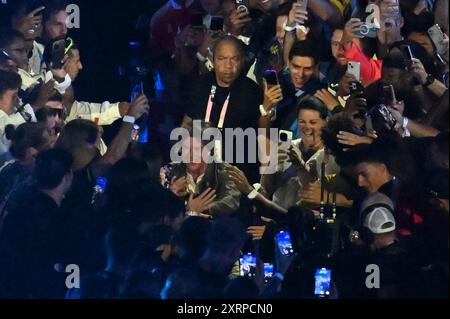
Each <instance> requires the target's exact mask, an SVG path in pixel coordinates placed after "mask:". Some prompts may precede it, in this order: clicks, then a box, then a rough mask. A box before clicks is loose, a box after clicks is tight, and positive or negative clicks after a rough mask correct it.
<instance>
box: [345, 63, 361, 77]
mask: <svg viewBox="0 0 450 319" xmlns="http://www.w3.org/2000/svg"><path fill="white" fill-rule="evenodd" d="M347 72H348V73H349V74H351V75H353V76H354V77H355V78H356V80H357V81H358V82H360V81H361V64H360V63H359V62H349V63H348V69H347Z"/></svg>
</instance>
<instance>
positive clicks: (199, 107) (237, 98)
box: [186, 73, 263, 130]
mask: <svg viewBox="0 0 450 319" xmlns="http://www.w3.org/2000/svg"><path fill="white" fill-rule="evenodd" d="M213 85H214V86H216V87H217V91H216V94H215V96H214V100H213V108H212V112H211V118H210V123H211V124H212V125H214V126H217V125H218V123H219V119H220V113H221V111H222V107H223V106H224V104H225V101H226V99H227V97H228V95H230V102H229V105H228V111H227V114H226V117H225V122H224V128H238V127H240V128H242V129H244V130H245V129H246V128H249V127H251V128H258V120H259V118H260V116H261V114H260V113H259V106H260V105H261V104H262V102H263V91H262V89H261V88H260V87H259V86H258V85H257V84H256V83H255V82H253V81H252V80H250V79H249V78H247V77H240V78H238V79H237V80H236V81H235V82H234V83H233V84H232V86H231V87H229V88H222V87H220V86H219V85H217V82H216V77H215V74H214V73H209V74H205V75H203V76H201V77H199V78H197V79H196V80H194V81H193V83H192V85H190V90H189V98H188V101H187V103H188V105H187V108H186V114H187V115H188V116H189V117H190V118H192V119H194V120H204V119H205V115H206V110H207V105H208V101H209V97H210V95H211V88H212V86H213Z"/></svg>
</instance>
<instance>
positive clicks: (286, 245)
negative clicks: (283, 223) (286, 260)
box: [276, 230, 294, 256]
mask: <svg viewBox="0 0 450 319" xmlns="http://www.w3.org/2000/svg"><path fill="white" fill-rule="evenodd" d="M276 242H277V244H278V248H279V249H280V251H281V254H283V255H284V256H291V255H293V254H294V248H293V247H292V240H291V235H290V234H289V232H288V231H286V230H282V231H280V232H279V233H278V234H277V235H276Z"/></svg>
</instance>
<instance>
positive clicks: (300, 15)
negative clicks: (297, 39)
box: [287, 0, 309, 27]
mask: <svg viewBox="0 0 450 319" xmlns="http://www.w3.org/2000/svg"><path fill="white" fill-rule="evenodd" d="M307 6H308V2H307V0H298V1H297V2H294V3H293V4H292V9H291V10H290V11H289V15H288V22H287V25H288V26H290V27H294V26H299V25H304V24H305V22H306V21H308V19H309V18H308V10H307Z"/></svg>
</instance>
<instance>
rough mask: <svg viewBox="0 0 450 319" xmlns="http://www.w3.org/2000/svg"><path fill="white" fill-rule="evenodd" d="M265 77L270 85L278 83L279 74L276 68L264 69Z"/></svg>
mask: <svg viewBox="0 0 450 319" xmlns="http://www.w3.org/2000/svg"><path fill="white" fill-rule="evenodd" d="M264 79H265V80H266V82H267V85H268V86H269V87H271V86H276V85H278V75H277V72H276V71H275V70H266V71H264Z"/></svg>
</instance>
